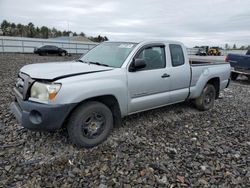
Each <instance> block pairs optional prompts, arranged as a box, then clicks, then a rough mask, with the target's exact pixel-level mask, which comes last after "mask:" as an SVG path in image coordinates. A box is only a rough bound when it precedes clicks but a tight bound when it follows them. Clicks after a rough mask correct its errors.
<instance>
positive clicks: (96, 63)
mask: <svg viewBox="0 0 250 188" xmlns="http://www.w3.org/2000/svg"><path fill="white" fill-rule="evenodd" d="M88 63H89V64H95V65H100V66H105V67H109V65H107V64H104V63H99V62H93V61H89V62H88Z"/></svg>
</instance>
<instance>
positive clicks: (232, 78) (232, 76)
mask: <svg viewBox="0 0 250 188" xmlns="http://www.w3.org/2000/svg"><path fill="white" fill-rule="evenodd" d="M238 75H239V74H238V73H236V72H231V80H236V79H237V77H238Z"/></svg>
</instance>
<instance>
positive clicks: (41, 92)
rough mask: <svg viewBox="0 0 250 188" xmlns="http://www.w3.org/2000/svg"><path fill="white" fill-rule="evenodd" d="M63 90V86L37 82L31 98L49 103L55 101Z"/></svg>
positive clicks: (31, 92) (33, 87)
mask: <svg viewBox="0 0 250 188" xmlns="http://www.w3.org/2000/svg"><path fill="white" fill-rule="evenodd" d="M60 88H61V84H46V83H41V82H35V83H34V84H33V85H32V87H31V91H30V97H32V98H36V99H39V100H41V101H49V100H53V99H55V97H56V95H57V93H58V92H59V90H60Z"/></svg>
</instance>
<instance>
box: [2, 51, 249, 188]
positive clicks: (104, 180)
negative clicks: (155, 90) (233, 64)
mask: <svg viewBox="0 0 250 188" xmlns="http://www.w3.org/2000/svg"><path fill="white" fill-rule="evenodd" d="M75 58H77V57H75V56H73V57H56V56H51V57H40V56H36V55H23V54H0V122H1V123H0V148H1V149H0V187H34V186H36V187H39V186H41V187H79V186H88V187H100V188H104V187H126V188H129V187H142V186H146V185H147V187H218V186H219V187H250V97H249V96H250V82H248V81H244V80H241V81H236V82H233V83H232V84H231V86H230V87H229V88H228V89H226V90H225V91H224V92H222V93H221V96H220V97H221V99H219V100H217V101H216V104H215V107H214V108H213V109H212V110H209V111H207V112H199V111H197V110H196V109H195V108H194V107H193V106H192V105H191V104H190V103H188V102H185V103H181V104H177V105H171V106H168V107H164V108H160V109H156V110H151V111H148V112H144V113H140V114H136V115H133V116H130V117H127V118H125V119H124V121H123V127H121V128H119V129H115V130H114V132H113V133H112V135H111V136H110V137H109V138H108V140H107V141H106V142H105V143H103V144H101V145H99V146H98V147H95V148H92V149H79V148H76V147H74V146H73V145H72V144H71V143H70V142H69V141H68V138H67V137H68V136H67V133H66V131H65V130H60V131H56V132H54V133H39V132H32V131H29V130H26V129H23V128H22V127H20V126H19V125H18V124H17V122H16V120H15V119H14V117H13V115H11V114H10V113H9V109H8V108H9V105H10V102H11V101H12V100H13V95H12V88H13V86H14V82H15V77H16V76H17V73H18V70H19V69H20V68H21V67H22V66H23V65H25V64H30V63H36V62H48V61H65V60H69V59H75Z"/></svg>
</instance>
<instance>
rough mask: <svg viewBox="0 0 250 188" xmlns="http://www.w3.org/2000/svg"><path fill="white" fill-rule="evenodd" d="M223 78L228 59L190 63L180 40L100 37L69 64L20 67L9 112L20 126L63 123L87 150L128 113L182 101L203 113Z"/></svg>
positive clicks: (224, 83) (50, 126)
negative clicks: (133, 40)
mask: <svg viewBox="0 0 250 188" xmlns="http://www.w3.org/2000/svg"><path fill="white" fill-rule="evenodd" d="M229 77H230V65H229V64H228V63H226V62H225V63H223V62H222V63H219V62H217V63H216V62H202V61H197V60H196V61H190V60H189V58H188V56H187V52H186V48H185V47H184V45H183V44H182V43H179V42H174V41H145V42H141V43H131V42H104V43H101V44H100V45H98V46H96V47H95V48H93V49H92V50H90V51H89V52H88V53H87V54H85V55H84V56H82V57H81V58H80V59H79V60H77V61H74V62H60V63H59V62H58V63H55V62H54V63H42V64H32V65H26V66H24V67H23V68H22V69H21V70H20V73H19V75H18V78H17V82H16V86H15V88H14V93H15V101H14V102H12V104H11V111H12V112H13V114H14V115H15V117H16V118H17V120H18V121H19V122H20V123H21V125H22V126H23V127H25V128H28V129H31V130H40V131H43V130H54V129H59V128H63V127H66V128H67V130H68V134H69V137H70V139H71V140H72V142H73V143H74V144H76V145H78V146H83V147H93V146H96V145H98V144H100V143H101V142H103V141H104V140H105V139H106V138H107V137H108V135H109V134H110V132H111V131H112V129H113V127H118V126H120V125H121V119H122V117H124V116H127V115H130V114H134V113H138V112H142V111H146V110H150V109H153V108H158V107H161V106H165V105H170V104H173V103H179V102H182V101H185V100H188V99H193V101H194V102H195V105H196V107H197V108H198V109H199V110H209V109H210V108H212V107H213V105H214V102H215V99H217V98H218V97H219V93H220V90H222V89H224V88H226V87H227V86H228V85H229V81H230V80H229Z"/></svg>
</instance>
